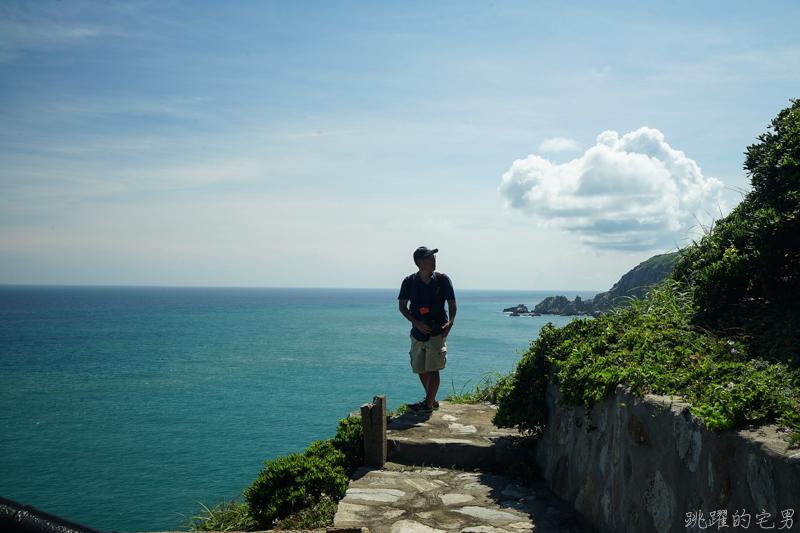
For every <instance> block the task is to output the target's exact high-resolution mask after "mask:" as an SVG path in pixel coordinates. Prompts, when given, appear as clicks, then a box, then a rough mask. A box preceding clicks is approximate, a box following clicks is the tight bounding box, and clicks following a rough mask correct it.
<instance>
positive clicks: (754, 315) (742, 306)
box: [495, 100, 800, 443]
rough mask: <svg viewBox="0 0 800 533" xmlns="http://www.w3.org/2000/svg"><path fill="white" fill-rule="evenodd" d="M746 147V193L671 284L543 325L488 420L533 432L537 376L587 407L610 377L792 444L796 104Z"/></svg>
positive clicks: (539, 398)
mask: <svg viewBox="0 0 800 533" xmlns="http://www.w3.org/2000/svg"><path fill="white" fill-rule="evenodd" d="M792 102H793V106H792V107H790V108H788V109H785V110H783V111H781V113H780V114H779V115H778V117H777V118H776V119H775V120H773V122H772V124H771V126H770V128H771V129H772V132H771V133H768V134H764V135H761V136H759V141H760V142H759V143H758V144H755V145H753V146H750V147H749V148H748V151H747V157H746V159H745V169H746V170H747V171H748V172H749V173H750V176H751V182H752V185H753V191H752V192H750V193H748V194H747V195H746V196H745V197H744V200H743V201H742V203H741V204H740V205H739V206H737V207H736V209H734V210H733V212H732V213H731V214H730V215H728V216H727V217H725V218H723V219H722V220H719V221H718V222H716V223H715V224H714V226H713V227H712V228H710V229H709V230H708V232H707V233H706V235H705V236H704V237H703V238H702V239H701V240H700V241H699V242H697V243H694V244H693V245H692V246H690V247H688V248H687V249H685V250H682V251H681V252H680V253H681V258H680V260H679V262H678V265H677V266H676V269H675V272H674V273H673V277H672V279H671V280H668V281H667V282H665V283H663V284H661V285H659V286H658V287H656V288H655V289H654V290H652V291H651V293H650V294H649V295H648V296H647V297H646V298H645V299H643V300H641V301H637V302H634V304H633V305H632V306H631V307H630V308H625V309H618V310H617V311H616V312H614V313H611V314H608V315H605V316H602V317H599V318H596V319H594V320H575V321H573V322H571V323H570V324H568V325H567V326H565V327H564V328H561V329H556V328H555V327H553V326H552V325H548V326H545V328H544V329H543V330H542V332H541V334H540V336H539V338H538V339H537V340H535V341H533V342H532V343H531V347H530V349H529V350H527V351H526V352H525V353H524V354H523V356H522V359H521V360H520V362H519V363H518V365H517V367H516V369H515V371H514V372H513V374H512V375H511V379H510V380H507V381H506V382H504V384H503V386H502V387H501V388H500V390H499V391H498V400H499V409H498V411H497V413H496V415H495V423H496V424H498V425H500V426H505V427H509V426H518V427H519V428H520V429H521V430H523V431H526V432H528V433H531V434H535V433H536V432H537V431H539V430H540V429H541V427H542V426H543V424H544V423H545V418H546V411H545V402H544V399H545V396H544V395H545V389H546V387H547V382H548V375H549V373H550V371H551V370H552V371H553V372H554V381H555V382H556V383H557V384H558V385H559V388H560V390H561V392H562V393H563V395H564V397H563V401H564V402H568V403H572V404H576V405H581V404H583V405H586V406H591V405H592V404H593V403H595V402H600V401H603V400H605V399H606V398H607V397H608V396H609V395H610V394H611V393H612V392H613V391H614V390H615V388H616V386H617V385H619V384H624V385H628V386H630V387H631V389H632V391H633V392H634V393H636V394H640V395H641V394H645V393H649V392H653V393H657V394H665V395H666V394H670V395H677V396H680V397H683V398H686V399H687V400H689V401H690V402H691V404H692V407H691V409H692V412H694V413H695V414H697V415H698V416H701V417H702V418H703V420H704V421H705V424H706V427H707V428H708V429H709V430H712V431H715V430H722V429H729V428H733V427H736V426H741V425H743V424H750V423H766V422H778V423H779V424H783V425H784V427H785V430H786V431H789V430H791V432H792V434H791V438H790V442H792V443H796V442H800V407H799V403H798V401H799V400H800V394H799V393H798V390H800V371H798V363H800V359H798V353H797V343H798V329H800V312H799V311H800V304H798V296H799V295H800V278H798V274H799V273H800V216H798V215H800V104H798V102H796V101H794V100H793V101H792Z"/></svg>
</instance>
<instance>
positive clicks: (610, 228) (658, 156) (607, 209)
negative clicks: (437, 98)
mask: <svg viewBox="0 0 800 533" xmlns="http://www.w3.org/2000/svg"><path fill="white" fill-rule="evenodd" d="M722 188H723V184H722V182H721V181H719V180H717V179H715V178H705V177H703V174H702V172H701V171H700V167H699V166H698V165H697V163H695V162H694V161H693V160H692V159H690V158H688V157H686V155H685V154H684V153H683V152H682V151H680V150H675V149H673V148H671V147H670V146H669V144H667V143H666V141H665V140H664V135H663V134H662V133H661V132H660V131H658V130H656V129H651V128H646V127H645V128H640V129H638V130H636V131H634V132H631V133H628V134H626V135H623V136H622V138H620V137H619V134H618V133H617V132H615V131H605V132H603V133H601V134H600V136H598V137H597V144H596V145H595V146H593V147H592V148H590V149H588V150H586V152H585V153H584V154H583V156H581V157H580V158H577V159H574V160H572V161H570V162H568V163H564V164H560V165H558V164H554V163H552V162H551V161H549V160H547V159H545V158H543V157H540V156H538V155H530V156H528V157H527V158H526V159H519V160H517V161H515V162H514V163H513V164H512V165H511V169H509V171H508V172H506V173H505V174H504V175H503V182H502V184H501V186H500V189H499V192H500V194H501V195H502V196H503V197H504V198H505V200H506V204H507V205H508V206H509V207H511V208H513V209H518V210H520V211H523V212H525V213H528V214H529V215H531V216H532V217H533V218H534V219H536V220H537V221H538V222H539V223H540V224H542V225H547V226H554V227H556V228H559V229H561V230H563V231H566V232H568V233H572V234H576V235H577V236H579V238H580V240H581V241H582V242H583V243H585V244H587V245H589V246H591V247H594V248H598V249H612V250H658V249H664V248H665V247H667V248H669V247H670V246H672V245H674V243H675V242H678V241H681V240H682V239H683V238H684V235H685V232H686V230H687V229H689V227H691V226H692V225H694V224H696V223H697V221H698V220H699V221H704V220H705V219H707V218H708V215H707V213H708V212H717V211H718V209H720V208H721V206H722V200H721V196H720V193H721V192H722Z"/></svg>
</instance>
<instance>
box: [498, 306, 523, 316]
mask: <svg viewBox="0 0 800 533" xmlns="http://www.w3.org/2000/svg"><path fill="white" fill-rule="evenodd" d="M503 312H504V313H511V314H512V316H519V315H521V314H522V313H528V312H529V311H528V307H527V306H526V305H525V304H519V305H518V306H516V307H506V308H505V309H503ZM514 313H516V315H514Z"/></svg>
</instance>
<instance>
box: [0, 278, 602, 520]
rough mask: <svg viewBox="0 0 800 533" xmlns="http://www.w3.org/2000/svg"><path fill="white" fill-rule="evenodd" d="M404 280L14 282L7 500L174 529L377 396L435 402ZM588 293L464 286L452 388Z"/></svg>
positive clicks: (508, 364)
mask: <svg viewBox="0 0 800 533" xmlns="http://www.w3.org/2000/svg"><path fill="white" fill-rule="evenodd" d="M397 293H398V289H240V288H162V287H153V288H146V287H54V286H24V287H23V286H1V287H0V495H2V496H4V497H6V498H10V499H12V500H16V501H18V502H21V503H25V504H28V505H33V506H34V507H37V508H39V509H41V510H43V511H46V512H49V513H52V514H55V515H58V516H61V517H63V518H67V519H69V520H73V521H76V522H78V523H81V524H83V525H86V526H90V527H93V528H96V529H100V530H117V531H120V532H122V531H128V532H141V531H164V530H168V529H174V528H176V527H178V526H179V524H180V520H181V516H182V515H191V514H193V513H194V512H195V511H196V508H197V504H196V502H195V500H197V501H200V502H204V503H207V504H213V503H215V502H216V500H217V499H218V498H221V497H225V498H230V497H233V496H235V495H236V494H237V493H239V492H240V490H241V489H242V488H244V487H246V486H248V485H249V484H250V483H251V482H252V480H253V479H254V478H255V477H256V476H257V475H258V473H259V471H260V469H261V468H262V466H263V462H264V461H265V460H268V459H272V458H275V457H277V456H279V455H286V454H289V453H293V452H299V451H302V450H303V449H305V447H306V446H307V445H308V444H309V443H310V442H312V441H314V440H318V439H323V438H327V437H332V436H333V434H334V433H335V429H336V425H337V421H338V419H339V418H342V417H344V416H346V415H347V413H349V412H350V411H354V410H357V409H358V408H359V406H360V405H361V404H363V403H366V402H369V401H371V400H372V397H373V396H374V395H377V394H386V397H387V403H388V405H389V408H391V409H394V408H395V407H396V406H397V405H399V404H401V403H406V402H414V401H418V400H419V399H421V398H422V387H421V385H420V384H419V380H418V379H417V378H416V376H414V375H413V374H412V373H411V370H410V367H409V363H408V346H409V343H410V341H409V338H408V333H409V329H410V324H409V323H408V322H407V321H406V320H405V319H404V318H403V317H402V315H401V314H400V313H399V311H398V310H397V300H396V298H397ZM556 294H564V295H566V296H568V297H569V298H574V296H575V295H576V294H577V295H580V296H581V297H582V298H590V297H592V296H594V294H595V293H594V292H580V291H579V292H575V291H475V290H473V291H468V290H462V291H459V290H456V298H457V301H458V315H457V319H456V324H455V327H454V329H453V332H452V334H451V335H450V337H449V338H448V354H449V356H448V357H449V361H448V365H447V368H446V369H445V370H444V371H443V373H442V387H441V389H440V394H439V396H438V397H439V398H442V397H443V396H444V395H446V393H447V392H449V391H450V390H452V388H453V387H455V389H456V390H461V389H462V388H464V387H465V390H466V389H468V388H469V387H470V386H471V384H472V383H471V382H470V380H472V381H473V382H474V381H475V380H476V379H479V378H480V376H481V375H482V374H483V373H485V372H488V371H491V370H492V369H497V370H499V371H501V372H504V373H505V372H508V371H509V370H510V369H511V368H512V366H513V364H514V362H515V361H516V360H517V358H518V354H517V352H519V351H522V350H525V349H526V348H527V346H528V344H529V341H530V340H531V339H534V338H535V337H536V336H537V335H538V332H539V330H540V328H541V326H542V325H544V324H545V323H546V322H548V321H555V322H560V323H561V325H563V324H565V323H566V322H567V321H568V320H570V319H569V318H562V317H553V316H545V317H541V318H539V317H537V318H529V317H519V318H510V317H508V316H507V315H504V314H503V313H502V310H503V308H504V307H511V306H515V305H517V304H519V303H524V304H526V305H527V306H528V307H529V308H532V307H533V305H535V304H536V303H537V302H539V301H541V300H542V299H543V298H545V297H546V296H552V295H556Z"/></svg>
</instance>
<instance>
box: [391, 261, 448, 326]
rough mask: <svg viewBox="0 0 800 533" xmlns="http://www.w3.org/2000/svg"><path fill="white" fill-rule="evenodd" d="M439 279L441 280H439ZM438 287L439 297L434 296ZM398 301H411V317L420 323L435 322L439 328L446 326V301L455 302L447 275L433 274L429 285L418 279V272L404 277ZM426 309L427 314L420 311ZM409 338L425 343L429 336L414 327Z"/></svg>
mask: <svg viewBox="0 0 800 533" xmlns="http://www.w3.org/2000/svg"><path fill="white" fill-rule="evenodd" d="M440 278H441V279H440ZM437 286H438V287H439V295H438V296H437V295H436V288H437ZM397 299H398V300H410V301H411V307H410V310H411V316H413V317H414V318H416V319H417V320H420V321H422V322H429V323H430V322H433V321H435V322H436V323H437V324H438V325H439V327H441V326H444V325H445V324H447V311H446V310H445V308H444V303H445V302H446V301H447V300H455V299H456V295H455V293H454V292H453V282H452V281H450V278H449V277H448V276H447V274H441V273H439V272H434V273H433V276H431V280H430V282H429V283H425V282H423V281H422V280H421V279H420V277H419V272H415V273H414V274H411V275H410V276H406V278H405V279H404V280H403V283H402V285H400V295H399V296H398V297H397ZM424 308H428V309H429V311H428V312H427V313H421V312H420V310H421V309H424ZM411 336H412V337H414V338H415V339H417V340H418V341H422V342H425V341H427V340H428V339H430V335H425V334H424V333H422V332H421V331H420V330H418V329H417V328H416V327H415V326H411Z"/></svg>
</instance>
